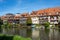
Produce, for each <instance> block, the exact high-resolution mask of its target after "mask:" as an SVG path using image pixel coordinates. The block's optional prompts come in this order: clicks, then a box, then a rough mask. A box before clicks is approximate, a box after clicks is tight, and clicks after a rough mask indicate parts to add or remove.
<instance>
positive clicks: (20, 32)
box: [2, 27, 32, 38]
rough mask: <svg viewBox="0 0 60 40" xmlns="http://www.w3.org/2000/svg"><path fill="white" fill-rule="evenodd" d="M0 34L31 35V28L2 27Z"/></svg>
mask: <svg viewBox="0 0 60 40" xmlns="http://www.w3.org/2000/svg"><path fill="white" fill-rule="evenodd" d="M2 31H3V32H2V34H8V35H20V36H22V37H30V38H31V36H32V29H31V28H18V27H17V28H8V29H7V28H3V30H2Z"/></svg>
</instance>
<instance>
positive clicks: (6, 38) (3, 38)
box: [0, 34, 31, 40]
mask: <svg viewBox="0 0 60 40" xmlns="http://www.w3.org/2000/svg"><path fill="white" fill-rule="evenodd" d="M0 40H31V39H30V38H24V37H21V36H18V35H14V36H13V35H5V34H0Z"/></svg>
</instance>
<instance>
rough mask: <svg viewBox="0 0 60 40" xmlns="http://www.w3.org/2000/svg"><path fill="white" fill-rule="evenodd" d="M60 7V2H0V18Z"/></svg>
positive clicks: (18, 0) (52, 0) (6, 0)
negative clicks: (8, 14) (11, 14)
mask: <svg viewBox="0 0 60 40" xmlns="http://www.w3.org/2000/svg"><path fill="white" fill-rule="evenodd" d="M52 7H60V0H0V16H2V15H5V14H7V13H13V14H16V13H24V12H29V13H31V12H32V11H37V10H40V9H46V8H52Z"/></svg>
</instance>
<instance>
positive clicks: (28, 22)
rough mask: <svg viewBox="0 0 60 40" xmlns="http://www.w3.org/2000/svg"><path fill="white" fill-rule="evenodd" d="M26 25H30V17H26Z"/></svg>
mask: <svg viewBox="0 0 60 40" xmlns="http://www.w3.org/2000/svg"><path fill="white" fill-rule="evenodd" d="M26 23H27V25H31V24H32V20H31V17H28V18H27V21H26Z"/></svg>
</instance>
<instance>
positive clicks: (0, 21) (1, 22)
mask: <svg viewBox="0 0 60 40" xmlns="http://www.w3.org/2000/svg"><path fill="white" fill-rule="evenodd" d="M2 24H3V21H2V20H1V18H0V32H1V30H2V28H1V25H2Z"/></svg>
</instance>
